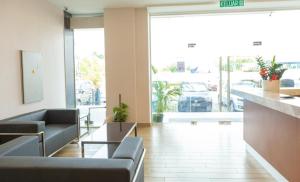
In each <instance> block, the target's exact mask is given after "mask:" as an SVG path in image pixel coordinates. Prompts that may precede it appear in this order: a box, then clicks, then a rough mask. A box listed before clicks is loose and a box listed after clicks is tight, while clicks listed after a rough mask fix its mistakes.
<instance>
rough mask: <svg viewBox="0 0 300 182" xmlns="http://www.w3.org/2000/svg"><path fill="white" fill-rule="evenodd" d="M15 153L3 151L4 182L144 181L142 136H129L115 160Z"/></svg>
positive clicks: (0, 167)
mask: <svg viewBox="0 0 300 182" xmlns="http://www.w3.org/2000/svg"><path fill="white" fill-rule="evenodd" d="M32 141H33V142H34V138H33V139H32ZM35 142H36V144H37V143H38V140H37V139H36V140H35ZM2 147H3V145H0V152H1V148H2ZM35 149H36V150H38V149H37V148H35ZM2 151H3V150H2ZM33 153H34V151H33ZM11 154H12V153H5V154H4V155H3V154H1V153H0V181H1V182H19V181H22V182H41V181H42V182H53V181H57V182H92V181H101V182H143V181H144V161H143V159H144V155H145V149H144V146H143V141H142V139H141V138H139V137H127V138H125V139H124V141H123V142H122V143H121V144H120V145H119V146H118V148H117V149H116V151H115V152H114V154H113V156H112V158H111V159H87V158H53V157H51V158H45V157H24V156H22V157H18V156H14V157H11V156H10V155H11Z"/></svg>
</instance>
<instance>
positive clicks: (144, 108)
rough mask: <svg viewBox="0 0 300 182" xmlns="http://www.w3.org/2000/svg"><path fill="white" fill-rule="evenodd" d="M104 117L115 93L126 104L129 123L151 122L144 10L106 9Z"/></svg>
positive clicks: (113, 103) (109, 109)
mask: <svg viewBox="0 0 300 182" xmlns="http://www.w3.org/2000/svg"><path fill="white" fill-rule="evenodd" d="M104 27H105V50H106V52H105V54H106V55H105V56H106V58H105V59H106V84H107V85H106V89H107V93H106V97H107V116H108V118H111V117H112V108H113V107H114V106H117V105H118V94H119V93H120V94H122V101H123V102H125V103H127V104H128V105H129V113H130V116H129V120H130V121H137V122H139V123H149V122H150V112H149V111H150V108H149V105H150V101H149V100H150V98H149V66H148V64H149V61H148V14H147V10H146V9H145V8H142V9H135V8H116V9H105V11H104Z"/></svg>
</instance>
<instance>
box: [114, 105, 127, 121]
mask: <svg viewBox="0 0 300 182" xmlns="http://www.w3.org/2000/svg"><path fill="white" fill-rule="evenodd" d="M113 114H114V117H113V121H114V122H125V121H126V120H127V118H128V105H127V104H125V103H123V102H120V103H119V106H118V107H114V108H113Z"/></svg>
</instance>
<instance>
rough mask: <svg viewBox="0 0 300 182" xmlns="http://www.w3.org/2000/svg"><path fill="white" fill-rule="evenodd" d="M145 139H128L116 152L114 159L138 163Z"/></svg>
mask: <svg viewBox="0 0 300 182" xmlns="http://www.w3.org/2000/svg"><path fill="white" fill-rule="evenodd" d="M143 149H144V146H143V139H142V138H140V137H126V138H125V139H124V140H123V141H122V143H121V144H120V145H119V147H118V148H117V150H116V151H115V152H114V154H113V156H112V158H114V159H131V160H133V161H134V162H138V161H139V159H140V157H141V154H142V152H143Z"/></svg>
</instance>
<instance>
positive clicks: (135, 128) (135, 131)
mask: <svg viewBox="0 0 300 182" xmlns="http://www.w3.org/2000/svg"><path fill="white" fill-rule="evenodd" d="M134 135H135V136H136V137H137V127H136V126H135V127H134Z"/></svg>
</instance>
